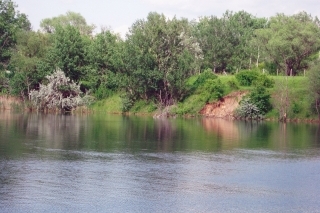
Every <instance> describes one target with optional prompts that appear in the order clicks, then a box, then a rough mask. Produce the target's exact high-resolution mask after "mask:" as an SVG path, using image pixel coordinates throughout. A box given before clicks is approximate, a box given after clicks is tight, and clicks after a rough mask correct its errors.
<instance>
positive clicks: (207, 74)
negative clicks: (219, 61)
mask: <svg viewBox="0 0 320 213" xmlns="http://www.w3.org/2000/svg"><path fill="white" fill-rule="evenodd" d="M216 78H218V76H216V75H215V74H213V72H212V71H211V70H210V69H206V70H204V72H202V73H201V74H200V75H198V77H197V80H196V81H195V82H194V83H193V87H194V88H195V89H196V88H198V87H199V86H201V85H203V84H204V83H205V82H206V81H207V80H210V79H212V80H213V79H216Z"/></svg>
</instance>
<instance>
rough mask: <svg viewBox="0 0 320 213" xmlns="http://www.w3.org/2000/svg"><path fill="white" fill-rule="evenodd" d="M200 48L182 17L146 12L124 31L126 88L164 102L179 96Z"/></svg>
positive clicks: (137, 94) (176, 98)
mask: <svg viewBox="0 0 320 213" xmlns="http://www.w3.org/2000/svg"><path fill="white" fill-rule="evenodd" d="M201 59H202V51H201V49H200V47H199V44H198V43H197V41H196V39H195V38H194V37H192V36H191V28H190V24H189V22H188V20H186V19H180V20H178V19H176V18H173V19H167V18H166V17H165V16H164V15H161V14H158V13H149V15H148V17H147V20H138V21H137V22H135V23H134V24H133V26H132V28H131V29H130V32H129V34H128V35H127V40H126V58H125V65H126V71H127V76H128V83H127V85H126V89H127V91H128V93H129V94H130V95H131V96H135V97H136V98H143V99H152V98H154V99H155V100H157V103H158V104H159V105H161V106H168V105H171V104H173V103H174V102H175V101H177V100H179V99H180V98H181V97H182V95H183V93H184V92H185V91H184V80H185V79H186V78H187V77H188V76H190V75H191V74H193V73H194V72H195V70H197V68H196V64H197V61H199V60H201Z"/></svg>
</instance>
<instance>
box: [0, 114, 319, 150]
mask: <svg viewBox="0 0 320 213" xmlns="http://www.w3.org/2000/svg"><path fill="white" fill-rule="evenodd" d="M0 133H1V134H0V154H2V155H14V154H17V155H19V153H21V152H23V151H29V152H35V151H37V152H41V148H47V149H61V150H97V151H103V152H115V151H125V152H137V151H143V150H144V151H152V152H153V151H157V152H174V151H194V150H197V151H206V152H212V151H214V152H216V151H223V150H230V149H235V148H240V149H248V148H249V149H270V150H294V149H308V148H314V147H319V141H320V140H319V135H320V129H319V126H318V125H316V124H296V123H288V124H283V123H275V122H243V121H228V120H223V119H208V118H193V119H153V118H152V117H137V116H119V115H101V114H93V115H54V114H12V113H0ZM9 141H10V143H9Z"/></svg>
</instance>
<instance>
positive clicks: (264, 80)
mask: <svg viewBox="0 0 320 213" xmlns="http://www.w3.org/2000/svg"><path fill="white" fill-rule="evenodd" d="M253 85H261V86H263V87H266V88H272V87H273V86H274V80H273V79H272V78H270V77H268V76H267V75H265V74H260V75H259V76H258V78H257V79H256V80H255V81H253Z"/></svg>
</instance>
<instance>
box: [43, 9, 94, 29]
mask: <svg viewBox="0 0 320 213" xmlns="http://www.w3.org/2000/svg"><path fill="white" fill-rule="evenodd" d="M68 25H71V26H73V27H75V28H77V29H78V30H79V32H80V33H81V34H82V35H91V34H92V31H93V30H94V29H95V26H94V25H88V24H87V22H86V20H85V18H84V17H83V16H82V15H81V14H80V13H75V12H71V11H68V12H67V13H66V14H65V15H59V16H57V17H53V18H46V19H43V20H42V21H41V23H40V27H41V29H42V31H44V32H47V33H54V32H55V31H56V30H57V27H65V26H68Z"/></svg>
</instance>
